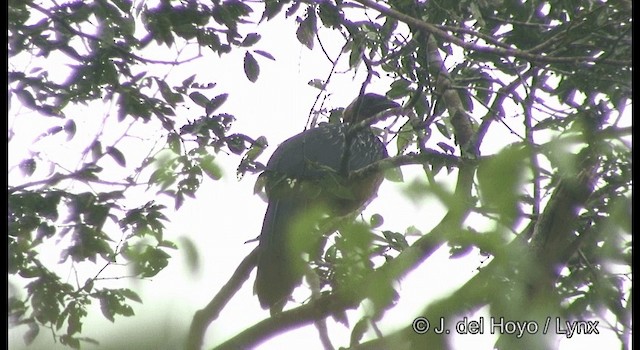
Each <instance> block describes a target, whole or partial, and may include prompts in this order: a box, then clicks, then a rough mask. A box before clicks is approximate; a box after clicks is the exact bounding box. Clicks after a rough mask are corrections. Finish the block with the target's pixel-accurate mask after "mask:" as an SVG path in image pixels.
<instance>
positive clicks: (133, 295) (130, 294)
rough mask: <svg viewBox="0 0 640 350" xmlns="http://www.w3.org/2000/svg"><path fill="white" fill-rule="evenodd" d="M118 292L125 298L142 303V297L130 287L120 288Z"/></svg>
mask: <svg viewBox="0 0 640 350" xmlns="http://www.w3.org/2000/svg"><path fill="white" fill-rule="evenodd" d="M120 293H121V294H122V295H124V296H125V297H126V298H127V299H131V300H133V301H137V302H139V303H142V299H140V296H139V295H138V294H137V293H136V292H134V291H132V290H131V289H128V288H123V289H120Z"/></svg>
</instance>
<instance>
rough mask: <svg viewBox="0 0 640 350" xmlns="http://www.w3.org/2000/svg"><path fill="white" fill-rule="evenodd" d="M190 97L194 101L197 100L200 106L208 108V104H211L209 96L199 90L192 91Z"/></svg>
mask: <svg viewBox="0 0 640 350" xmlns="http://www.w3.org/2000/svg"><path fill="white" fill-rule="evenodd" d="M189 97H190V98H191V100H192V101H193V102H195V103H196V104H197V105H198V106H200V107H203V108H206V107H207V105H208V104H209V99H208V98H207V96H205V95H203V94H202V93H201V92H199V91H194V92H192V93H190V94H189Z"/></svg>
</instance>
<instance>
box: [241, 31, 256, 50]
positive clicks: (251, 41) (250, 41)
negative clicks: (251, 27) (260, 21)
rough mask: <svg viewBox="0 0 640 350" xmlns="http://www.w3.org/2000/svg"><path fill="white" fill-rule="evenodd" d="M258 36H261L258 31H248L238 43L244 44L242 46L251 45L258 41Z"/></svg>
mask: <svg viewBox="0 0 640 350" xmlns="http://www.w3.org/2000/svg"><path fill="white" fill-rule="evenodd" d="M260 38H261V37H260V34H258V33H249V34H247V36H246V37H245V38H244V40H242V43H241V44H240V46H244V47H249V46H253V45H254V44H255V43H257V42H258V41H260Z"/></svg>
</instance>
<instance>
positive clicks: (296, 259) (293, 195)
mask: <svg viewBox="0 0 640 350" xmlns="http://www.w3.org/2000/svg"><path fill="white" fill-rule="evenodd" d="M399 106H400V105H399V104H397V103H396V102H393V101H391V100H389V99H387V98H386V97H384V96H380V95H377V94H372V93H369V94H365V95H363V96H361V97H359V98H357V99H356V100H355V101H353V102H352V103H351V104H350V105H349V106H348V107H347V108H346V109H345V110H344V112H343V123H338V124H323V125H321V126H319V127H317V128H314V129H309V130H306V131H304V132H302V133H300V134H298V135H296V136H293V137H292V138H290V139H288V140H286V141H284V142H283V143H282V144H281V145H280V146H279V147H278V148H277V149H276V150H275V152H274V153H273V155H272V156H271V159H269V162H268V163H267V166H266V169H265V171H264V173H263V174H262V175H261V176H264V180H265V190H266V193H267V196H268V198H269V205H268V207H267V212H266V214H265V216H264V222H263V224H262V232H261V233H260V243H259V253H258V263H257V265H258V272H257V276H256V282H255V286H254V292H255V293H256V294H257V295H258V299H259V300H260V305H262V307H263V308H269V309H270V310H271V312H272V313H274V312H279V311H281V310H282V308H283V307H284V305H285V303H286V302H287V299H288V298H289V297H290V295H291V293H292V292H293V290H294V288H295V287H296V286H298V285H299V284H300V283H301V282H302V277H303V275H304V274H305V271H306V270H307V269H308V268H309V267H308V263H307V261H305V258H304V257H305V256H306V257H307V258H308V260H313V259H315V258H317V257H318V256H319V255H320V254H321V250H322V248H323V246H324V242H325V239H324V237H323V233H322V232H318V231H319V230H318V225H319V224H320V221H322V219H323V218H325V217H327V216H334V217H335V216H343V215H347V214H350V213H352V212H354V211H356V210H358V209H361V208H363V207H364V206H365V205H366V204H368V203H369V201H371V200H372V199H373V197H375V194H376V192H377V190H378V187H379V186H380V183H381V182H382V179H383V174H382V173H381V172H378V173H373V174H369V175H366V176H365V177H359V178H352V179H349V178H348V177H349V173H350V172H352V171H355V170H358V169H362V168H364V167H365V166H367V165H369V164H372V163H374V162H376V161H378V160H381V159H384V158H387V157H388V155H387V150H386V148H385V145H384V144H383V143H382V142H381V141H380V140H379V139H378V137H377V136H375V135H374V134H373V133H372V130H371V128H370V127H368V126H367V127H365V128H360V129H357V130H356V129H353V128H351V129H350V125H353V124H355V123H358V122H359V121H362V120H365V119H368V118H371V117H373V116H374V115H376V114H377V113H380V112H382V111H384V110H387V109H390V108H394V107H399Z"/></svg>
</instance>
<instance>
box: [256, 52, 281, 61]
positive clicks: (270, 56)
mask: <svg viewBox="0 0 640 350" xmlns="http://www.w3.org/2000/svg"><path fill="white" fill-rule="evenodd" d="M253 52H255V53H257V54H258V55H260V56H262V57H265V58H268V59H270V60H272V61H275V60H276V58H275V57H273V56H272V55H271V54H270V53H268V52H266V51H262V50H253Z"/></svg>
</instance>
